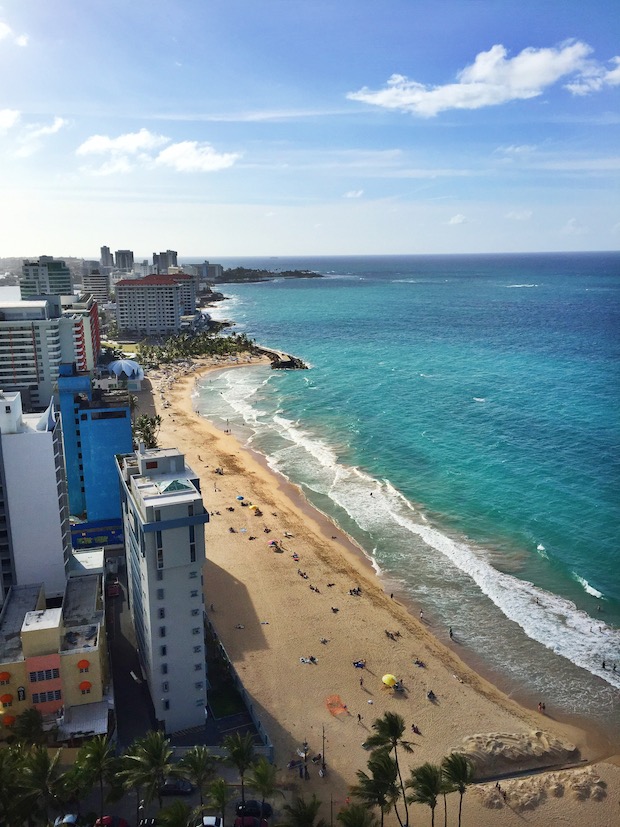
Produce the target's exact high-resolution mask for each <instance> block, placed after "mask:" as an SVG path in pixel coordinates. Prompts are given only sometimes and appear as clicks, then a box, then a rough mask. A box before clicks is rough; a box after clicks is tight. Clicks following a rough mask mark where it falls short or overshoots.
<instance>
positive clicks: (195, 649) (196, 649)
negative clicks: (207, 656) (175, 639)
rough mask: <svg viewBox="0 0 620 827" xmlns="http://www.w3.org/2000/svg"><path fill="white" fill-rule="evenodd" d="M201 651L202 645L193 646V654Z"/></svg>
mask: <svg viewBox="0 0 620 827" xmlns="http://www.w3.org/2000/svg"><path fill="white" fill-rule="evenodd" d="M201 651H202V646H194V654H196V655H197V654H198V653H199V652H201Z"/></svg>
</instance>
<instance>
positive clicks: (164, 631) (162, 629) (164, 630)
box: [159, 626, 166, 637]
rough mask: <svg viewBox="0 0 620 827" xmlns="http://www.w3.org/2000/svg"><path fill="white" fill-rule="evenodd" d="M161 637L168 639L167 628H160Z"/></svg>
mask: <svg viewBox="0 0 620 827" xmlns="http://www.w3.org/2000/svg"><path fill="white" fill-rule="evenodd" d="M159 636H160V637H166V627H165V626H160V627H159Z"/></svg>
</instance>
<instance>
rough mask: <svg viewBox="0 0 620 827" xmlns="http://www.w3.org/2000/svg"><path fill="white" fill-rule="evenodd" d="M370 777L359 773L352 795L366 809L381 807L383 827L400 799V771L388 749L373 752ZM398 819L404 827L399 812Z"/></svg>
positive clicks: (362, 772) (369, 762)
mask: <svg viewBox="0 0 620 827" xmlns="http://www.w3.org/2000/svg"><path fill="white" fill-rule="evenodd" d="M368 769H369V770H370V775H368V774H367V773H365V772H364V771H363V770H358V771H357V780H358V783H357V784H355V785H353V786H352V787H351V788H350V792H351V795H352V796H353V797H354V798H358V799H359V800H360V801H361V803H362V804H364V805H366V807H379V810H380V812H381V827H383V820H384V818H385V816H386V815H387V814H388V813H389V812H391V810H392V808H393V807H395V805H396V802H397V801H398V799H399V798H400V789H399V787H398V783H397V780H396V779H397V777H398V770H397V767H396V762H395V761H394V759H393V758H392V756H391V755H390V754H389V752H388V751H387V749H380V750H376V751H375V752H373V754H372V755H371V757H370V759H369V760H368ZM396 817H397V818H398V821H399V823H400V824H401V825H402V821H401V820H400V816H399V814H398V811H397V812H396Z"/></svg>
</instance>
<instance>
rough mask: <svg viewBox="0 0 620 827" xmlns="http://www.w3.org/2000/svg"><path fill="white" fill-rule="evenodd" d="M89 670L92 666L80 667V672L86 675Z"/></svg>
mask: <svg viewBox="0 0 620 827" xmlns="http://www.w3.org/2000/svg"><path fill="white" fill-rule="evenodd" d="M89 669H90V666H80V672H81V673H82V674H84V673H85V672H88V671H89Z"/></svg>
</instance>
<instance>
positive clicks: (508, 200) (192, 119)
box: [0, 0, 620, 260]
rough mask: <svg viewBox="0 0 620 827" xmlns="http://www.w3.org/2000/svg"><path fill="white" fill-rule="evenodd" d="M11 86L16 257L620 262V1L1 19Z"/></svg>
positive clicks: (116, 8) (176, 2) (413, 2)
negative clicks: (449, 256) (581, 256)
mask: <svg viewBox="0 0 620 827" xmlns="http://www.w3.org/2000/svg"><path fill="white" fill-rule="evenodd" d="M0 77H1V78H2V80H3V82H2V84H1V87H0V155H1V161H2V164H1V169H2V174H1V176H0V188H1V197H0V205H1V206H0V210H1V223H0V257H2V256H5V257H6V256H21V255H35V254H43V253H46V254H49V255H55V256H61V255H65V256H80V257H81V256H83V257H86V258H92V257H98V255H99V249H100V247H101V246H102V245H107V246H109V247H110V249H111V250H112V251H114V250H116V249H131V250H134V251H135V252H136V255H137V256H140V257H142V256H143V255H150V253H151V252H152V251H153V250H160V249H167V248H170V249H174V250H177V251H178V252H179V257H181V258H189V257H198V256H207V257H209V258H210V259H212V260H216V259H217V257H218V256H220V257H231V256H252V255H256V256H269V255H274V256H287V255H371V254H377V255H380V254H416V253H476V252H480V253H485V252H543V251H569V252H570V251H578V250H593V251H595V250H614V249H618V248H619V247H620V186H619V178H620V175H619V173H620V7H619V6H618V4H617V2H614V0H593V1H592V2H590V3H589V4H587V6H585V5H584V4H583V2H579V3H578V2H576V0H545V2H542V0H518V2H517V0H384V2H382V3H377V2H375V0H355V2H354V0H300V2H298V3H294V2H290V0H262V2H260V3H256V2H250V0H157V2H155V3H154V2H153V0H149V1H148V2H147V0H131V2H127V0H89V1H88V2H86V3H79V2H76V0H54V2H53V3H50V2H49V0H4V2H2V0H0ZM145 251H149V253H146V252H145Z"/></svg>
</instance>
